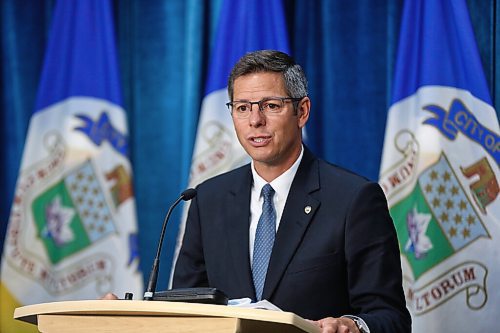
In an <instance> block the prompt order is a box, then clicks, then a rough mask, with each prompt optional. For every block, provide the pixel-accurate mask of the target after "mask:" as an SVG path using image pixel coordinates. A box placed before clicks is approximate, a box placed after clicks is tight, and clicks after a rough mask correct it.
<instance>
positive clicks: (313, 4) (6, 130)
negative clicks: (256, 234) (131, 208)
mask: <svg viewBox="0 0 500 333" xmlns="http://www.w3.org/2000/svg"><path fill="white" fill-rule="evenodd" d="M221 1H222V0H210V1H209V0H206V1H199V0H168V1H167V0H148V1H140V0H121V1H118V0H115V2H114V9H115V25H116V32H117V40H118V47H119V57H120V64H121V76H122V87H123V90H124V91H123V95H124V98H125V106H126V111H127V113H128V121H129V129H130V138H129V140H130V146H131V154H132V155H131V160H132V164H133V171H134V186H135V195H136V200H137V214H138V222H139V232H140V235H139V242H140V243H139V245H140V253H141V269H142V271H143V272H144V273H145V276H146V279H147V276H148V274H149V270H150V267H151V263H152V259H153V256H154V253H155V251H156V243H157V240H158V233H159V231H160V229H161V223H162V221H163V218H164V215H165V213H166V210H167V208H168V206H169V205H170V204H171V202H172V201H173V200H175V199H176V198H177V197H178V195H179V193H180V192H181V191H182V190H183V189H184V188H185V186H187V185H186V184H187V181H188V176H189V168H190V161H191V153H192V149H193V144H194V140H195V136H196V126H197V121H198V114H199V110H200V104H201V98H202V93H203V89H204V87H203V84H204V82H205V77H206V69H207V62H208V55H209V54H210V51H211V48H212V47H213V44H214V32H215V27H216V24H217V18H218V13H219V8H220V5H221ZM54 2H55V0H23V1H18V0H3V1H1V2H0V168H1V173H0V250H1V249H2V248H3V240H4V236H5V228H6V226H7V222H8V216H9V213H10V206H11V203H12V198H13V193H14V188H15V182H16V178H17V174H18V171H19V170H18V168H19V165H20V161H21V155H22V151H23V146H24V139H25V135H26V130H27V128H28V122H29V118H30V116H31V113H32V111H33V108H34V99H35V96H36V91H37V88H38V81H39V77H40V71H41V66H42V61H43V56H44V52H45V47H46V42H47V36H48V28H49V26H50V20H51V15H52V9H53V5H54ZM467 2H468V6H469V12H470V15H471V19H472V23H473V26H474V31H475V34H476V40H477V42H478V46H479V49H480V54H481V59H482V63H483V68H484V71H485V75H486V78H487V80H488V84H489V87H490V93H491V95H492V99H493V101H494V105H495V108H496V110H497V114H498V110H499V109H500V108H499V103H500V85H498V84H497V81H498V79H499V77H500V66H499V63H498V62H496V58H497V56H498V54H499V47H500V43H499V41H500V40H499V39H500V25H499V23H498V19H496V18H497V17H500V6H499V4H498V2H497V0H468V1H467ZM284 4H285V8H286V17H287V24H288V30H289V34H290V41H291V46H292V53H293V56H294V57H295V58H296V60H297V61H298V62H299V63H300V64H301V65H302V66H303V67H304V69H305V71H306V74H307V76H308V78H309V83H310V96H311V99H312V114H311V118H310V122H309V124H308V127H307V135H308V145H309V146H310V148H311V149H312V150H313V151H314V152H315V153H316V154H317V155H319V156H320V157H322V158H324V159H326V160H328V161H331V162H333V163H336V164H339V165H342V166H344V167H347V168H349V169H352V170H353V171H355V172H357V173H359V174H362V175H364V176H366V177H368V178H370V179H372V180H377V179H378V171H379V165H380V158H381V152H382V147H383V138H384V131H385V122H386V114H387V109H388V107H389V103H390V94H391V85H392V77H393V67H394V60H395V57H396V54H395V52H396V48H397V38H398V31H399V24H400V15H401V9H402V4H403V3H402V0H381V1H373V0H355V1H351V0H338V1H328V0H324V1H321V0H315V1H311V0H286V1H284ZM262 15H267V16H268V17H269V19H272V17H273V15H272V13H262ZM247 19H248V20H251V19H252V18H251V17H248V18H247ZM235 24H245V22H235ZM180 211H181V210H180V209H178V210H177V211H176V212H175V213H174V214H173V216H172V219H171V223H170V225H169V227H168V228H169V230H170V233H169V235H168V236H167V238H166V239H165V242H166V243H165V245H164V251H165V252H168V251H171V250H172V249H173V246H174V242H175V237H174V234H175V233H174V232H173V231H174V230H175V229H176V228H177V225H178V221H179V218H180ZM169 269H170V263H168V262H167V261H165V260H163V261H162V269H161V276H160V280H161V281H159V284H158V288H159V289H165V288H166V285H167V280H168V275H169Z"/></svg>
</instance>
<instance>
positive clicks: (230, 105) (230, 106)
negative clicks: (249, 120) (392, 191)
mask: <svg viewBox="0 0 500 333" xmlns="http://www.w3.org/2000/svg"><path fill="white" fill-rule="evenodd" d="M305 97H307V96H303V97H278V96H271V97H265V98H263V99H261V100H260V101H256V102H252V101H245V100H242V101H232V102H227V103H226V106H227V108H228V109H229V112H231V115H232V114H233V104H234V103H245V104H250V109H249V112H248V114H249V115H250V112H251V111H252V105H254V104H257V105H258V106H259V111H260V112H263V111H264V108H263V106H262V103H264V102H267V101H271V100H281V102H282V103H283V104H284V103H285V101H292V103H293V107H294V109H296V108H297V106H298V104H299V102H300V101H301V100H303V99H304V98H305ZM280 112H281V110H280ZM278 113H279V112H278Z"/></svg>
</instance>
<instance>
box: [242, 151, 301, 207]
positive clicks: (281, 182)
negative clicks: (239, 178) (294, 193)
mask: <svg viewBox="0 0 500 333" xmlns="http://www.w3.org/2000/svg"><path fill="white" fill-rule="evenodd" d="M302 156H304V145H302V146H301V149H300V154H299V157H297V160H296V161H295V162H294V163H293V165H292V166H291V167H290V168H289V169H288V170H286V171H285V172H283V173H282V174H281V175H279V176H278V177H277V178H275V179H274V180H273V181H272V182H270V183H269V184H271V186H272V187H273V189H274V191H275V193H276V194H277V196H278V198H286V197H287V196H288V192H289V191H290V187H291V186H292V182H293V179H294V178H295V174H296V173H297V170H298V169H299V165H300V162H301V161H302ZM251 166H252V168H251V169H252V175H253V186H254V190H256V191H257V193H259V195H260V193H261V191H262V188H263V187H264V185H266V184H267V181H266V180H265V179H264V178H262V177H261V176H259V174H258V173H257V171H256V170H255V165H254V162H253V161H252V162H251Z"/></svg>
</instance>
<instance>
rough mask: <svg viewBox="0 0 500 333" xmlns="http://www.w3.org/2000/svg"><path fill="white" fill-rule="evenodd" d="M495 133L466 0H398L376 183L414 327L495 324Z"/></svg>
mask: <svg viewBox="0 0 500 333" xmlns="http://www.w3.org/2000/svg"><path fill="white" fill-rule="evenodd" d="M499 133H500V132H499V126H498V118H497V114H496V112H495V109H494V108H493V106H492V102H491V98H490V93H489V90H488V87H487V83H486V79H485V76H484V72H483V68H482V66H481V60H480V57H479V53H478V49H477V45H476V42H475V38H474V33H473V29H472V26H471V21H470V18H469V14H468V11H467V6H466V2H465V0H439V1H438V0H429V1H427V0H424V1H406V2H405V5H404V10H403V17H402V25H401V33H400V42H399V48H398V58H397V61H396V68H395V80H394V90H393V99H392V105H391V107H390V109H389V112H388V119H387V126H386V134H385V141H384V150H383V156H382V163H381V171H380V180H379V182H380V184H381V186H382V187H383V189H384V191H385V194H386V196H387V199H388V202H389V208H390V212H391V215H392V217H393V220H394V223H395V226H396V230H397V233H398V239H399V243H400V251H401V258H402V265H403V275H404V290H405V294H406V299H407V305H408V308H409V309H410V312H411V314H412V317H413V332H416V333H418V332H466V331H472V330H477V329H479V330H488V331H494V330H496V329H497V327H498V324H497V323H496V320H495V318H496V313H498V308H500V298H499V297H498V290H499V289H500V265H498V257H499V256H500V204H499V199H498V193H499V185H498V179H499V177H500V171H499V156H500V144H499V142H500V140H499Z"/></svg>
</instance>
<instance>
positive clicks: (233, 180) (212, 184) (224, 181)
mask: <svg viewBox="0 0 500 333" xmlns="http://www.w3.org/2000/svg"><path fill="white" fill-rule="evenodd" d="M249 176H250V177H251V170H250V164H245V165H243V166H241V167H238V168H236V169H233V170H230V171H227V172H224V173H221V174H219V175H216V176H213V177H211V178H209V179H207V180H205V181H203V182H202V183H200V184H199V185H198V188H199V189H202V190H206V189H225V188H227V187H233V186H235V185H237V184H240V183H241V182H242V181H243V180H244V179H245V178H246V177H249Z"/></svg>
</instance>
